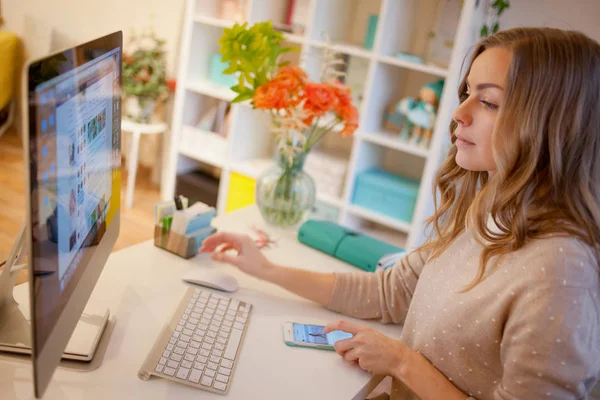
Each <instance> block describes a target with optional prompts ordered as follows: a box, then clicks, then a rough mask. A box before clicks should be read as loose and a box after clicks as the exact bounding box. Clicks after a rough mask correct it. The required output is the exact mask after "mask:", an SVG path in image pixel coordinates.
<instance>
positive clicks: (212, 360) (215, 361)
mask: <svg viewBox="0 0 600 400" xmlns="http://www.w3.org/2000/svg"><path fill="white" fill-rule="evenodd" d="M210 361H211V362H214V363H216V364H218V363H219V361H221V358H220V357H217V356H215V355H212V356H210ZM213 369H214V368H213Z"/></svg>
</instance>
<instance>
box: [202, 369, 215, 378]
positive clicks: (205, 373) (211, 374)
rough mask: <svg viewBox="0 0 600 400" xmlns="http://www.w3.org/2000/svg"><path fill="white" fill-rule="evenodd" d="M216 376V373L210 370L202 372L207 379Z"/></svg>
mask: <svg viewBox="0 0 600 400" xmlns="http://www.w3.org/2000/svg"><path fill="white" fill-rule="evenodd" d="M216 374H217V371H214V370H212V369H208V368H207V369H205V370H204V375H206V376H208V377H209V378H214V377H215V375H216Z"/></svg>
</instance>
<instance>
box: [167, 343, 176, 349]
mask: <svg viewBox="0 0 600 400" xmlns="http://www.w3.org/2000/svg"><path fill="white" fill-rule="evenodd" d="M174 348H175V346H173V345H172V344H171V343H169V344H168V345H167V350H168V351H173V349H174Z"/></svg>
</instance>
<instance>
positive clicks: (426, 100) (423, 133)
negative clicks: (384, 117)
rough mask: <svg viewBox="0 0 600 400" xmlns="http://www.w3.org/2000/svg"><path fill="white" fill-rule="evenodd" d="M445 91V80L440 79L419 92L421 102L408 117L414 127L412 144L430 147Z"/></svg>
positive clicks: (417, 103)
mask: <svg viewBox="0 0 600 400" xmlns="http://www.w3.org/2000/svg"><path fill="white" fill-rule="evenodd" d="M443 89H444V80H443V79H440V80H439V81H437V82H432V83H428V84H426V85H425V86H423V87H422V88H421V90H420V91H419V101H417V102H416V104H415V106H414V107H413V108H412V109H411V110H410V111H409V112H408V115H407V119H408V120H409V122H410V123H411V124H412V125H413V126H412V132H411V138H410V141H411V143H413V144H415V145H419V146H422V147H425V148H427V147H429V142H431V136H432V135H433V127H434V125H435V117H436V115H437V110H438V105H439V102H440V97H441V96H442V90H443Z"/></svg>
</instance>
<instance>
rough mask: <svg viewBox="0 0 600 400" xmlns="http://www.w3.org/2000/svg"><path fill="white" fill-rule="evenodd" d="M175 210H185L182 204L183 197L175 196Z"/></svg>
mask: <svg viewBox="0 0 600 400" xmlns="http://www.w3.org/2000/svg"><path fill="white" fill-rule="evenodd" d="M174 200H175V208H176V209H178V210H183V204H182V203H181V196H175V198H174Z"/></svg>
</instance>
